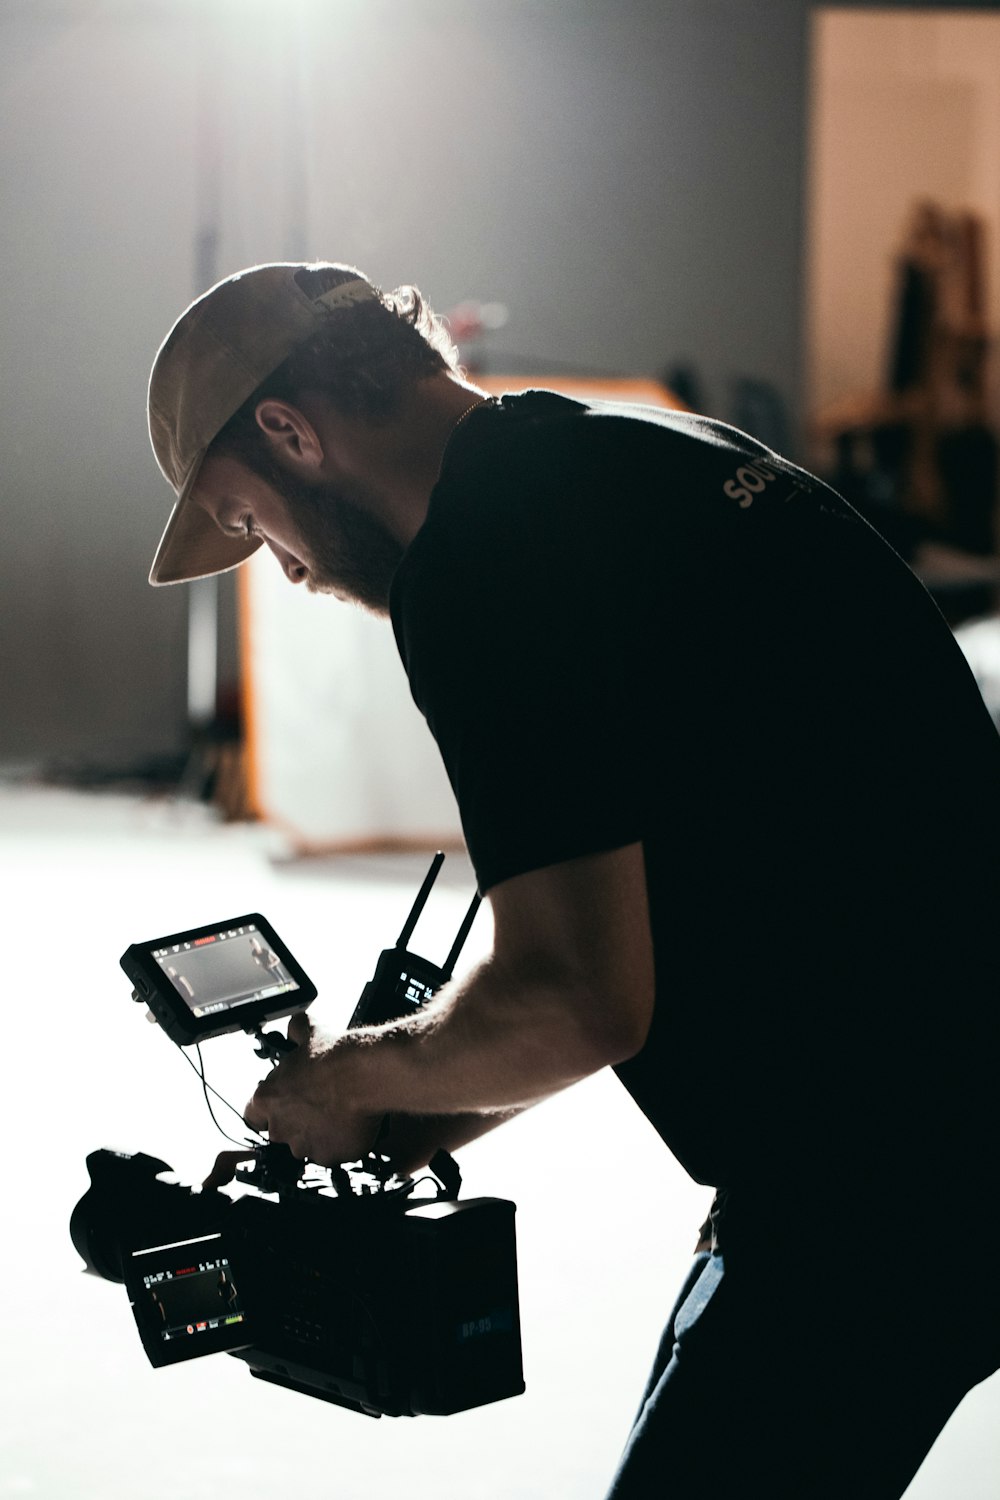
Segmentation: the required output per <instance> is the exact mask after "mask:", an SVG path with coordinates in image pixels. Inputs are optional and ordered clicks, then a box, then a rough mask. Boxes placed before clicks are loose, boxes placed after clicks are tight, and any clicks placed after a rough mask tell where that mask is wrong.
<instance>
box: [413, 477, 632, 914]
mask: <svg viewBox="0 0 1000 1500" xmlns="http://www.w3.org/2000/svg"><path fill="white" fill-rule="evenodd" d="M605 529H607V530H608V531H610V528H608V526H607V519H606V513H605V512H604V510H603V508H602V506H601V505H600V504H598V503H595V502H594V499H593V497H589V498H582V497H580V496H578V495H574V494H566V493H558V494H555V495H553V494H551V493H534V494H532V493H525V492H524V491H522V492H521V493H520V494H519V495H518V496H517V497H515V498H513V499H510V500H509V503H505V504H504V505H503V506H497V505H492V504H486V505H483V506H482V507H479V506H477V507H476V508H475V512H474V514H473V515H472V517H471V518H470V519H469V520H467V521H465V520H463V521H462V522H461V523H460V524H458V525H451V526H448V527H444V526H442V527H438V528H437V534H436V535H432V534H430V533H429V535H428V537H427V538H426V545H425V546H424V548H423V551H422V556H421V558H420V559H419V561H417V563H416V566H415V567H413V568H411V569H410V571H409V576H408V577H407V579H406V583H405V587H404V589H403V597H402V600H401V601H400V603H399V607H398V608H394V623H395V627H396V634H397V640H398V643H399V647H400V652H401V655H402V657H403V661H404V665H405V667H406V670H407V675H408V677H409V680H410V685H411V690H412V692H413V696H414V699H415V701H416V703H417V705H418V707H419V708H420V709H421V711H422V713H423V714H424V716H425V718H426V719H427V722H428V724H429V726H430V729H431V732H432V733H433V735H434V737H435V739H436V741H437V743H438V746H439V748H440V751H441V754H442V757H443V759H444V763H445V766H446V769H447V772H448V775H449V777H450V780H451V783H452V787H453V789H454V791H455V795H456V798H457V801H458V805H459V811H460V813H461V818H462V824H463V828H464V832H465V837H466V842H467V845H468V848H469V853H470V856H471V858H472V862H473V865H474V867H475V870H476V875H477V879H478V882H479V886H480V889H481V890H482V891H486V890H488V889H489V888H490V887H491V886H493V885H496V884H497V883H498V882H500V881H502V880H505V879H508V878H510V877H511V876H513V875H517V874H522V873H524V872H526V871H528V870H532V869H539V868H542V867H543V866H546V865H549V864H556V863H559V862H561V861H563V860H567V859H572V858H575V857H578V856H581V855H585V854H591V853H598V852H601V851H603V850H606V849H614V848H619V847H622V846H624V845H626V844H629V843H633V842H635V841H636V840H637V839H639V838H640V837H641V823H640V817H639V811H638V809H639V807H640V806H641V786H640V782H641V774H640V770H639V767H638V764H637V762H636V760H635V756H634V750H635V747H636V745H637V743H638V733H637V730H638V726H637V725H636V723H635V716H636V711H637V705H636V702H635V695H634V693H633V692H632V691H631V690H630V683H631V680H632V677H633V669H634V663H633V661H632V660H631V654H632V653H631V649H630V638H629V630H628V629H627V628H624V629H623V628H622V626H623V621H622V619H621V614H622V600H621V598H620V593H619V596H618V598H617V600H616V598H615V591H614V590H609V589H608V587H607V582H608V580H607V575H606V573H605V570H604V569H603V567H602V558H603V557H605V551H606V549H605V535H604V532H605ZM431 544H433V545H431ZM606 545H607V546H608V547H610V546H612V545H613V543H612V541H611V539H610V536H609V537H608V538H607V540H606Z"/></svg>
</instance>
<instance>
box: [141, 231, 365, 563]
mask: <svg viewBox="0 0 1000 1500" xmlns="http://www.w3.org/2000/svg"><path fill="white" fill-rule="evenodd" d="M323 269H331V270H336V271H341V272H345V273H349V279H346V280H343V281H341V282H340V283H339V284H338V285H337V286H335V287H334V288H333V290H332V291H329V292H317V293H315V294H313V293H312V292H310V290H309V286H310V281H311V278H310V277H309V276H308V275H303V272H310V271H317V270H323ZM379 295H380V294H379V292H378V290H377V288H376V287H374V286H373V285H372V283H371V282H370V281H368V280H367V279H366V278H365V277H364V276H362V274H361V272H360V271H357V270H355V269H354V267H353V266H341V265H335V264H333V263H332V262H326V261H313V262H310V263H308V264H303V263H295V262H282V263H276V264H272V265H264V266H250V267H249V268H248V269H247V270H245V271H238V272H237V273H236V275H235V276H228V277H227V278H226V279H225V281H220V282H218V283H217V284H216V285H215V286H213V287H212V288H211V289H210V290H209V291H207V292H205V293H204V295H203V296H201V297H199V298H197V300H196V301H194V302H192V303H191V305H190V307H188V308H187V309H186V310H185V311H184V312H183V313H182V314H181V316H180V317H179V318H178V320H177V322H176V323H175V324H174V326H173V328H172V329H171V330H170V332H169V333H168V334H167V337H166V338H165V339H164V341H163V343H162V344H161V345H160V348H159V350H158V352H157V355H156V359H155V360H154V361H153V369H152V373H151V374H150V377H149V397H148V401H147V416H148V419H149V436H150V441H151V442H152V444H153V452H154V453H155V455H156V462H157V463H158V464H159V466H160V469H161V471H162V472H163V474H164V476H165V478H167V479H168V480H169V481H170V483H171V484H172V485H173V487H174V490H175V491H176V494H177V502H176V504H175V505H174V508H173V510H172V511H171V513H170V519H169V521H168V522H167V527H166V530H165V531H164V533H163V536H162V537H161V538H160V545H159V547H158V548H157V549H156V556H155V558H154V559H153V566H152V568H151V570H150V574H149V581H150V583H152V584H165V583H184V582H186V581H187V580H189V579H191V578H206V577H208V576H209V574H212V573H225V572H228V570H229V569H230V568H236V567H239V565H240V563H242V562H245V561H246V559H247V558H248V557H250V556H251V554H252V553H254V552H256V551H257V548H258V547H259V546H260V545H261V541H260V538H259V537H250V538H247V539H246V540H245V541H244V540H242V539H240V538H239V537H229V536H225V535H224V534H223V533H222V532H221V531H220V530H219V528H218V527H217V526H216V524H215V522H214V521H213V520H211V518H210V517H209V516H208V515H207V514H206V512H205V511H203V510H202V509H201V507H200V506H199V505H196V504H195V503H194V501H193V500H192V499H191V491H192V489H193V488H194V485H195V482H196V481H197V478H198V473H199V470H200V469H201V466H202V463H203V462H204V459H205V454H206V453H207V451H208V448H209V445H210V444H211V442H212V440H213V439H214V438H215V437H216V436H217V435H218V434H219V432H220V431H221V430H222V428H223V427H224V426H225V425H226V423H227V422H228V421H229V419H230V417H232V416H234V415H235V414H236V412H238V411H239V409H240V407H241V406H242V405H243V403H244V401H246V400H247V399H248V398H249V397H250V396H252V395H253V393H254V391H255V390H256V389H257V387H258V386H259V385H260V384H261V382H262V381H263V380H265V379H266V378H267V376H268V375H270V374H271V373H272V371H274V370H276V369H277V368H278V366H279V365H280V364H281V363H282V362H283V361H284V360H286V359H287V358H288V356H289V355H290V354H291V353H292V352H293V350H295V349H297V348H298V346H299V345H300V344H303V343H305V342H306V340H307V339H309V338H311V337H312V335H313V334H314V333H316V331H317V330H318V329H319V328H320V327H322V325H323V324H324V323H325V322H326V321H327V319H328V318H330V317H331V316H332V315H334V314H336V313H337V312H339V311H340V310H341V309H343V308H345V307H354V306H355V305H356V304H357V303H359V302H365V301H370V300H371V299H373V298H374V299H378V298H379Z"/></svg>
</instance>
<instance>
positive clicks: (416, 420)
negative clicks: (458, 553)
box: [303, 372, 488, 547]
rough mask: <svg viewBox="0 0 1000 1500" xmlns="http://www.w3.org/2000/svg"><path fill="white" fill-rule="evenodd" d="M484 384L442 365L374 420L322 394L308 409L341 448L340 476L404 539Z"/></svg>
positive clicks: (419, 521) (334, 448) (417, 523)
mask: <svg viewBox="0 0 1000 1500" xmlns="http://www.w3.org/2000/svg"><path fill="white" fill-rule="evenodd" d="M487 399H488V398H487V395H486V392H485V391H483V390H480V389H479V387H478V386H475V385H471V384H470V383H468V382H467V381H465V380H462V379H460V378H459V377H458V376H453V375H450V374H447V373H445V372H441V373H440V374H438V375H431V376H429V377H427V378H426V379H424V380H421V381H419V382H417V383H416V384H414V385H413V386H412V387H411V388H410V390H409V391H408V392H407V394H406V395H405V397H404V398H403V401H402V403H401V405H400V407H399V409H398V410H397V411H396V412H395V413H394V414H393V416H392V417H390V418H389V420H388V421H387V422H384V423H379V424H378V425H377V426H376V425H372V424H371V423H369V422H364V421H360V420H357V419H354V418H348V417H342V416H339V415H338V414H337V413H335V412H333V411H331V409H330V408H329V407H327V406H326V403H321V402H320V401H319V398H316V399H315V401H314V402H310V406H311V407H312V410H309V409H308V408H307V407H306V403H305V401H304V402H303V409H304V410H305V411H306V415H308V416H309V418H310V420H311V421H312V422H313V423H314V425H315V426H316V428H317V431H320V432H321V434H322V436H323V438H324V440H325V441H328V442H329V443H330V446H331V452H332V453H334V454H335V455H336V466H337V470H338V476H336V477H340V478H341V479H342V480H343V481H346V485H347V487H348V489H349V490H353V489H354V488H355V487H356V491H357V496H358V497H360V503H362V504H363V505H364V506H365V507H366V508H368V509H370V510H371V511H372V512H373V513H375V514H377V516H378V518H379V519H380V520H381V521H382V523H383V524H384V525H385V526H386V527H387V528H388V529H389V531H390V532H391V533H392V535H393V536H394V537H396V538H397V540H398V541H400V542H402V544H403V545H404V546H406V547H408V546H409V544H410V542H412V540H413V538H414V537H415V536H416V534H417V532H418V531H419V530H420V528H421V526H422V525H423V523H424V520H425V518H426V515H427V507H428V504H429V502H430V497H431V491H432V490H433V488H434V486H435V484H436V483H437V480H438V475H439V474H440V472H441V462H442V459H443V458H444V451H445V448H446V447H447V444H448V439H449V438H450V437H451V434H452V432H453V431H454V429H455V427H456V426H457V424H458V423H459V422H460V421H461V420H462V418H463V417H464V416H466V415H467V414H468V413H469V411H470V410H471V409H472V408H473V407H475V406H478V405H480V404H481V403H482V402H483V401H485V400H487Z"/></svg>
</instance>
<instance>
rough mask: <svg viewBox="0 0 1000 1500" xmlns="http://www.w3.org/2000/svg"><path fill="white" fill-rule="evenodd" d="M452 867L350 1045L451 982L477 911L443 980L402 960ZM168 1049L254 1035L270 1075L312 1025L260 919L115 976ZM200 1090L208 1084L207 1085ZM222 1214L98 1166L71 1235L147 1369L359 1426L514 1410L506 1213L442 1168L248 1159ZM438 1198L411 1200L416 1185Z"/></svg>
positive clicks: (185, 1192) (213, 1202)
mask: <svg viewBox="0 0 1000 1500" xmlns="http://www.w3.org/2000/svg"><path fill="white" fill-rule="evenodd" d="M443 859H444V856H443V855H442V854H438V855H436V856H435V858H434V861H433V863H432V865H431V868H430V870H429V871H428V874H427V877H426V879H425V880H424V883H423V885H422V887H421V889H420V892H419V893H418V895H417V899H416V901H415V902H414V905H413V908H412V910H411V912H410V914H409V917H408V918H407V921H406V923H405V925H404V927H403V930H402V932H401V934H400V937H399V939H398V941H397V943H396V945H395V947H393V948H389V949H386V950H385V951H384V952H383V953H382V955H381V957H380V959H379V962H378V966H377V968H376V972H375V976H374V978H373V979H372V980H371V981H370V982H369V983H368V984H367V985H366V986H365V989H364V991H363V993H362V996H361V999H360V1001H359V1002H358V1005H357V1007H356V1009H355V1011H354V1014H353V1016H352V1017H351V1021H350V1024H351V1025H352V1026H357V1025H368V1024H378V1023H379V1022H383V1021H387V1020H394V1019H397V1018H398V1017H400V1016H402V1015H405V1014H407V1013H408V1012H409V1011H411V1010H413V1009H415V1008H419V1006H421V1005H423V1004H425V1003H426V1002H427V1000H429V999H430V998H431V996H432V995H433V994H434V993H435V991H436V990H437V989H438V988H439V987H440V985H441V984H443V983H444V982H445V981H446V980H447V979H449V978H450V977H451V972H452V968H453V966H454V963H455V960H456V959H457V957H458V954H459V952H460V950H461V947H462V945H463V943H464V941H465V938H466V936H467V935H468V932H469V928H470V927H471V925H472V921H473V918H474V917H475V914H476V909H477V907H478V904H479V903H478V897H476V898H475V899H474V900H473V902H472V904H471V906H470V908H469V911H468V912H467V914H466V916H465V919H464V921H463V923H462V926H461V928H460V929H459V933H458V935H457V937H456V939H455V942H454V944H453V946H452V950H451V952H450V954H449V955H448V958H447V960H446V962H445V964H444V966H443V967H441V968H438V967H437V966H435V965H433V964H431V963H429V962H428V961H427V960H426V959H423V958H421V957H419V956H418V955H417V954H414V953H411V952H410V951H408V949H407V943H408V941H409V939H410V935H411V933H412V931H413V927H414V926H415V924H416V921H417V918H418V916H419V915H420V912H421V910H422V909H423V905H424V902H425V901H426V899H427V896H428V894H429V892H430V888H431V886H432V885H433V883H434V880H435V879H436V876H437V872H438V870H439V869H440V866H441V863H442V861H443ZM121 964H122V968H123V969H124V970H125V973H126V974H127V975H128V976H129V978H130V979H131V980H132V983H133V984H134V986H135V990H134V994H133V998H134V999H136V1000H142V1001H145V1003H146V1004H147V1005H148V1007H149V1009H150V1012H151V1013H152V1015H153V1017H154V1018H155V1019H156V1020H157V1021H158V1022H159V1023H160V1025H161V1026H162V1027H163V1029H164V1030H165V1031H166V1032H167V1034H168V1036H170V1037H172V1038H173V1040H174V1041H176V1042H177V1043H178V1044H179V1045H182V1046H186V1045H189V1044H191V1043H198V1042H199V1041H200V1040H201V1039H203V1038H205V1037H211V1036H219V1035H222V1034H224V1033H227V1032H236V1031H240V1030H245V1031H248V1032H253V1033H254V1034H255V1036H256V1038H257V1041H258V1044H259V1045H258V1055H260V1056H267V1057H270V1058H271V1060H272V1061H274V1060H275V1059H276V1058H277V1057H278V1056H280V1053H281V1052H282V1051H284V1050H287V1049H288V1048H289V1047H290V1046H291V1045H292V1044H290V1043H288V1042H287V1041H286V1040H285V1038H284V1037H282V1036H281V1035H280V1034H274V1033H264V1032H263V1031H262V1030H261V1028H262V1026H263V1024H264V1023H265V1022H266V1021H270V1020H273V1019H275V1018H276V1017H278V1016H286V1015H289V1014H291V1013H292V1012H294V1011H297V1010H304V1009H305V1008H306V1007H307V1006H308V1005H309V1004H310V1003H311V1001H312V1000H313V999H314V998H315V996H316V990H315V987H314V986H313V984H312V983H311V981H310V980H309V978H308V976H307V975H306V974H305V972H304V971H303V970H302V968H301V967H300V966H299V964H298V963H297V962H296V961H295V959H294V958H293V957H292V955H291V953H289V952H288V950H287V949H286V948H285V946H284V945H283V944H282V942H281V940H280V939H279V938H278V935H277V933H275V931H274V930H273V928H271V927H270V926H269V924H268V923H267V922H266V921H265V920H264V919H263V917H261V916H260V915H259V914H257V913H251V914H249V915H245V916H242V917H236V918H232V919H231V920H230V921H228V922H226V923H216V924H212V925H211V926H208V927H203V928H197V929H194V930H193V931H190V932H185V933H174V934H172V935H171V936H170V937H166V938H156V939H154V940H152V941H150V942H148V943H139V944H133V946H132V947H130V948H129V949H127V951H126V952H125V953H124V954H123V956H122V959H121ZM203 1081H204V1079H203ZM245 1156H246V1161H245V1162H244V1164H243V1165H242V1166H241V1167H238V1168H237V1169H236V1176H237V1180H238V1181H240V1182H242V1183H243V1184H245V1185H248V1186H249V1187H250V1188H252V1189H254V1190H255V1191H253V1192H246V1193H244V1194H243V1195H242V1196H240V1197H238V1198H236V1199H233V1198H231V1197H229V1196H228V1195H227V1194H225V1193H222V1192H218V1191H204V1192H200V1193H196V1192H192V1191H191V1189H189V1188H186V1187H183V1186H181V1185H179V1184H178V1183H176V1182H174V1181H168V1180H165V1176H166V1175H169V1174H170V1168H169V1167H168V1166H167V1165H166V1163H165V1162H162V1161H159V1160H157V1159H156V1158H154V1157H151V1156H147V1155H144V1154H142V1153H140V1154H138V1155H123V1154H122V1153H119V1152H114V1151H94V1152H92V1153H91V1154H90V1156H88V1158H87V1166H88V1169H89V1171H90V1177H91V1187H90V1189H89V1190H88V1192H87V1193H86V1194H85V1195H84V1196H83V1198H81V1200H80V1202H79V1203H78V1204H77V1206H76V1208H75V1209H74V1211H73V1215H72V1219H71V1221H70V1234H71V1236H72V1239H73V1244H74V1245H75V1246H76V1249H77V1250H78V1251H79V1253H80V1255H81V1256H82V1257H83V1260H84V1262H85V1265H86V1269H87V1270H88V1271H91V1272H93V1273H94V1274H95V1275H98V1276H101V1277H103V1278H104V1279H105V1280H107V1281H118V1282H124V1283H125V1285H126V1287H127V1289H128V1293H129V1297H130V1299H131V1303H132V1311H133V1314H134V1316H135V1321H136V1325H137V1327H138V1330H139V1335H140V1338H141V1339H142V1343H143V1347H144V1348H145V1350H146V1353H147V1355H148V1357H149V1360H150V1363H151V1364H153V1365H156V1366H159V1365H165V1364H173V1363H176V1362H177V1361H180V1360H185V1359H192V1358H197V1357H198V1356H200V1355H202V1354H213V1353H216V1352H218V1351H220V1350H225V1351H227V1352H228V1353H230V1354H233V1355H234V1356H235V1357H236V1358H238V1359H242V1360H245V1361H246V1363H247V1364H248V1365H249V1366H250V1371H251V1374H253V1375H255V1376H257V1377H258V1378H259V1379H262V1380H267V1381H271V1382H273V1383H274V1384H277V1385H283V1386H286V1387H288V1388H290V1389H292V1390H296V1391H301V1392H303V1393H304V1394H307V1395H311V1396H318V1397H320V1398H321V1399H323V1400H327V1401H332V1402H334V1403H336V1404H337V1405H340V1406H346V1407H349V1408H350V1409H352V1410H354V1411H360V1412H364V1413H366V1414H368V1415H370V1416H382V1415H385V1416H416V1415H418V1414H420V1413H433V1414H437V1415H445V1414H449V1413H451V1412H458V1411H465V1410H468V1409H469V1408H471V1407H475V1406H483V1405H486V1404H487V1403H488V1402H491V1401H500V1400H503V1399H504V1398H505V1397H507V1396H516V1395H520V1393H521V1392H522V1391H523V1390H524V1381H523V1378H522V1373H521V1338H520V1322H519V1316H518V1296H517V1260H516V1252H515V1243H514V1204H513V1203H510V1202H508V1201H506V1200H504V1199H498V1198H473V1199H468V1200H461V1201H460V1200H459V1186H460V1179H459V1174H458V1169H457V1167H456V1165H455V1163H454V1162H453V1161H452V1159H451V1157H449V1156H448V1155H447V1154H446V1153H445V1152H443V1151H441V1152H438V1154H437V1156H436V1157H435V1158H434V1159H433V1160H432V1162H431V1166H430V1171H429V1173H428V1174H427V1175H426V1176H425V1177H424V1178H422V1179H419V1180H418V1181H417V1182H414V1181H413V1180H412V1179H409V1178H402V1179H401V1178H399V1177H397V1176H395V1175H393V1173H392V1169H391V1166H390V1164H389V1163H388V1162H387V1161H386V1160H385V1159H384V1158H382V1157H380V1156H378V1155H377V1154H374V1153H373V1154H372V1155H371V1156H370V1157H369V1158H368V1159H367V1160H366V1161H364V1162H359V1163H354V1164H349V1165H347V1166H341V1167H331V1168H321V1167H318V1166H314V1165H306V1164H305V1163H303V1162H300V1161H297V1160H296V1159H295V1158H294V1157H293V1156H292V1155H291V1153H290V1152H289V1151H288V1148H287V1147H286V1146H283V1145H280V1144H267V1143H264V1144H261V1145H258V1146H252V1145H249V1144H248V1147H247V1150H246V1152H245ZM427 1183H429V1184H430V1185H431V1186H432V1188H433V1196H430V1197H428V1196H421V1192H422V1188H423V1186H424V1184H427Z"/></svg>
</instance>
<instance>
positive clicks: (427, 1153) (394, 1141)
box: [377, 1109, 521, 1176]
mask: <svg viewBox="0 0 1000 1500" xmlns="http://www.w3.org/2000/svg"><path fill="white" fill-rule="evenodd" d="M520 1113H521V1111H520V1110H519V1109H502V1110H494V1111H492V1112H491V1113H488V1114H485V1113H484V1114H464V1115H388V1116H386V1126H385V1129H384V1131H383V1133H382V1134H381V1135H380V1137H379V1140H378V1146H377V1149H378V1151H379V1152H380V1153H381V1154H383V1155H384V1156H388V1158H389V1160H390V1161H391V1162H392V1164H393V1166H394V1167H395V1169H396V1171H397V1172H399V1173H401V1174H402V1175H404V1176H406V1175H412V1174H413V1173H414V1172H416V1171H418V1170H419V1169H420V1168H421V1167H425V1166H427V1164H428V1163H429V1161H430V1160H431V1158H432V1157H433V1156H434V1155H435V1153H436V1152H438V1151H458V1150H460V1149H461V1147H463V1146H467V1145H469V1144H470V1142H472V1141H475V1140H478V1139H479V1137H480V1136H483V1135H486V1134H487V1132H488V1131H490V1130H495V1129H496V1127H497V1126H498V1125H503V1124H504V1123H505V1122H506V1121H507V1120H511V1119H513V1117H514V1116H515V1115H518V1114H520Z"/></svg>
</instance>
